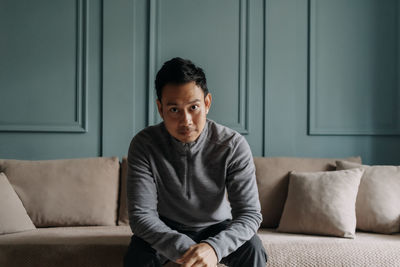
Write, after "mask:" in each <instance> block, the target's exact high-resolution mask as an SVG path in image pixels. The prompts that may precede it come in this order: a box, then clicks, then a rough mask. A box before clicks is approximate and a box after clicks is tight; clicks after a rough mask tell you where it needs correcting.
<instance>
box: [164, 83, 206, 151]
mask: <svg viewBox="0 0 400 267" xmlns="http://www.w3.org/2000/svg"><path fill="white" fill-rule="evenodd" d="M157 106H158V112H159V113H160V116H161V117H162V118H163V120H164V125H165V127H166V128H167V130H168V132H169V134H170V135H172V136H173V137H175V138H176V139H178V140H179V141H181V142H183V143H190V142H194V141H196V139H197V138H198V137H199V135H200V134H201V132H202V131H203V128H204V125H205V124H206V116H207V113H208V110H209V109H210V106H211V94H207V96H206V97H204V92H203V90H202V89H201V88H200V87H199V86H197V85H196V83H195V82H189V83H185V84H178V85H177V84H167V85H165V86H164V87H163V90H162V96H161V102H160V101H159V100H157Z"/></svg>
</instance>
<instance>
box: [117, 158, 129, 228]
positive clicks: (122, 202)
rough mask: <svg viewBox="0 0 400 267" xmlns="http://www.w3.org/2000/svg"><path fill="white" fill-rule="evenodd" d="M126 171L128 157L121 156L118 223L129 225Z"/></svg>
mask: <svg viewBox="0 0 400 267" xmlns="http://www.w3.org/2000/svg"><path fill="white" fill-rule="evenodd" d="M127 173H128V159H127V157H123V158H122V162H121V181H120V185H121V186H120V193H119V212H118V214H119V215H118V225H129V216H128V200H127V198H126V182H127V181H126V175H127Z"/></svg>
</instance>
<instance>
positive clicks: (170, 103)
mask: <svg viewBox="0 0 400 267" xmlns="http://www.w3.org/2000/svg"><path fill="white" fill-rule="evenodd" d="M196 102H200V99H195V100H193V101H190V102H187V103H185V105H189V104H194V103H196ZM177 105H178V104H176V103H175V102H167V106H177Z"/></svg>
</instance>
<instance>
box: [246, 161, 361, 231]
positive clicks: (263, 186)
mask: <svg viewBox="0 0 400 267" xmlns="http://www.w3.org/2000/svg"><path fill="white" fill-rule="evenodd" d="M335 160H337V159H329V158H300V157H255V158H254V163H255V165H256V177H257V185H258V192H259V198H260V203H261V213H262V215H263V221H262V223H261V226H262V227H265V228H275V227H277V226H278V224H279V220H280V218H281V215H282V211H283V206H284V204H285V200H286V196H287V190H288V183H289V172H290V171H299V172H316V171H333V170H335V169H336V164H335ZM346 160H347V161H352V162H357V163H361V158H360V157H351V158H347V159H346Z"/></svg>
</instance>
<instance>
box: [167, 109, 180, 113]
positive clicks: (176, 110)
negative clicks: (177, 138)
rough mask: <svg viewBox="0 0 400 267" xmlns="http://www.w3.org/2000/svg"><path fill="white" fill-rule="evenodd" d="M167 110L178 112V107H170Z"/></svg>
mask: <svg viewBox="0 0 400 267" xmlns="http://www.w3.org/2000/svg"><path fill="white" fill-rule="evenodd" d="M169 111H171V112H172V113H176V112H178V109H177V108H170V109H169Z"/></svg>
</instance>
